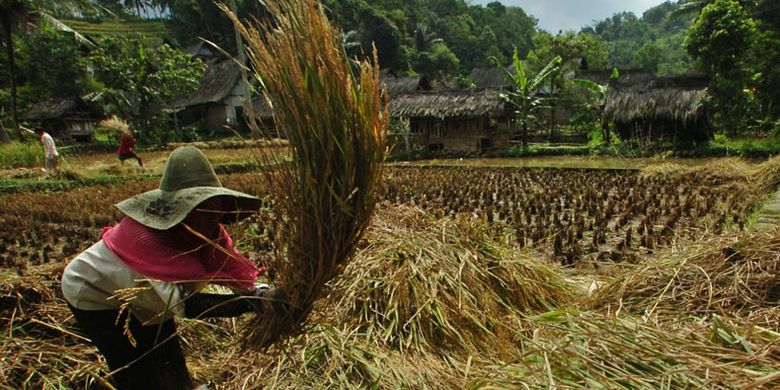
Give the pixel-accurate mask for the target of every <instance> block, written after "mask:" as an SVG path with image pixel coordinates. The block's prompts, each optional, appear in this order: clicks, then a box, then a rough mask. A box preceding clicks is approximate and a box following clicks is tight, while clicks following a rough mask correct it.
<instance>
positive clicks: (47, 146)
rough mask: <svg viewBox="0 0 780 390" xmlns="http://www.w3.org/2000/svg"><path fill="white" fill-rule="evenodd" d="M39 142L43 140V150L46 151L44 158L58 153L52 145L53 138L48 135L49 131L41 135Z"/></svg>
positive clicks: (55, 155)
mask: <svg viewBox="0 0 780 390" xmlns="http://www.w3.org/2000/svg"><path fill="white" fill-rule="evenodd" d="M41 142H43V150H44V152H45V153H46V158H52V157H57V156H59V155H60V154H59V153H57V147H56V146H54V139H53V138H52V137H51V136H50V135H49V133H46V132H44V133H43V135H42V136H41Z"/></svg>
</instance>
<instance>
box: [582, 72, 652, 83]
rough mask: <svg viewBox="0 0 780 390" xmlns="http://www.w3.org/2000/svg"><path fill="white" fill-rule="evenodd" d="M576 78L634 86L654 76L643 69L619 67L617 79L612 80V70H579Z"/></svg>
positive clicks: (649, 80)
mask: <svg viewBox="0 0 780 390" xmlns="http://www.w3.org/2000/svg"><path fill="white" fill-rule="evenodd" d="M576 78H578V79H585V80H590V81H593V82H594V83H596V84H601V85H607V84H610V85H614V84H618V85H622V86H635V85H641V84H643V83H649V82H652V81H654V80H656V77H655V76H654V75H653V74H652V73H650V72H648V71H646V70H644V69H620V71H619V72H618V78H617V80H612V70H581V71H579V72H577V75H576Z"/></svg>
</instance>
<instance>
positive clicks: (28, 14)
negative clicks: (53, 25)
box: [0, 0, 99, 140]
mask: <svg viewBox="0 0 780 390" xmlns="http://www.w3.org/2000/svg"><path fill="white" fill-rule="evenodd" d="M97 8H99V7H98V5H97V4H96V3H95V2H93V1H90V0H0V27H2V31H3V41H4V43H5V48H6V51H7V54H8V82H9V86H10V87H11V119H12V121H13V126H14V128H15V129H16V131H17V132H19V115H18V113H17V109H16V108H17V107H16V55H15V51H14V39H13V38H14V37H13V34H14V33H15V32H16V31H17V30H18V29H19V28H22V27H24V26H27V25H30V24H32V23H35V22H37V21H38V20H39V19H41V18H45V17H51V15H74V14H77V13H78V12H79V11H84V10H92V9H97ZM0 132H2V133H5V129H2V128H0ZM3 135H4V134H0V140H3V139H7V138H8V137H7V134H5V137H4V136H3Z"/></svg>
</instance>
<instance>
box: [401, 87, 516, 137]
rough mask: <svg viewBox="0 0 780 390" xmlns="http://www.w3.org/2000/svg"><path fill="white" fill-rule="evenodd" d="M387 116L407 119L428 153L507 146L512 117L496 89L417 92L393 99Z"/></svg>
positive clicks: (510, 133)
mask: <svg viewBox="0 0 780 390" xmlns="http://www.w3.org/2000/svg"><path fill="white" fill-rule="evenodd" d="M390 115H391V116H392V117H393V118H405V119H408V120H409V129H410V136H411V138H413V139H414V140H415V142H421V143H422V146H423V147H424V148H426V149H428V150H429V151H432V152H438V151H449V152H481V151H486V150H489V149H492V148H501V147H506V146H508V145H509V141H510V139H511V136H512V131H511V129H512V126H513V124H512V119H511V118H512V116H511V112H510V111H509V110H508V108H507V106H506V104H505V103H504V101H503V100H502V99H501V97H500V96H499V92H498V91H495V90H479V91H462V90H452V91H417V92H410V93H404V94H400V95H397V96H394V97H393V98H392V99H391V100H390Z"/></svg>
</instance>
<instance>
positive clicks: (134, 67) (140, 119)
mask: <svg viewBox="0 0 780 390" xmlns="http://www.w3.org/2000/svg"><path fill="white" fill-rule="evenodd" d="M100 46H101V49H100V50H98V51H96V52H95V53H94V54H93V55H92V56H91V57H90V59H91V60H92V62H93V63H94V65H95V69H96V73H95V77H96V78H97V79H98V80H99V81H100V82H101V83H103V85H104V86H105V88H104V90H103V93H104V95H105V99H106V103H107V105H108V106H109V110H110V111H113V112H115V113H118V114H120V115H121V116H122V117H125V118H129V119H130V122H131V124H133V125H134V126H135V127H136V128H137V129H142V130H158V129H159V128H160V124H159V123H158V122H159V120H160V117H159V116H160V112H161V110H162V108H163V107H167V106H168V105H169V104H170V103H173V101H174V99H176V98H178V97H181V96H183V95H184V94H186V93H190V92H194V91H195V90H197V89H198V85H199V82H200V78H201V76H203V72H204V71H205V68H206V66H205V64H203V63H202V62H201V61H200V60H197V59H193V58H191V57H190V56H189V55H187V54H185V53H182V52H180V51H176V50H175V49H173V48H171V47H170V46H168V45H166V44H163V45H160V46H158V47H155V48H150V47H146V46H144V45H142V44H141V43H140V42H139V41H132V40H128V39H126V38H115V37H106V38H104V39H103V40H101V41H100ZM166 134H167V132H162V133H160V134H159V135H156V136H157V137H158V138H163V139H160V141H166V139H165V137H166Z"/></svg>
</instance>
